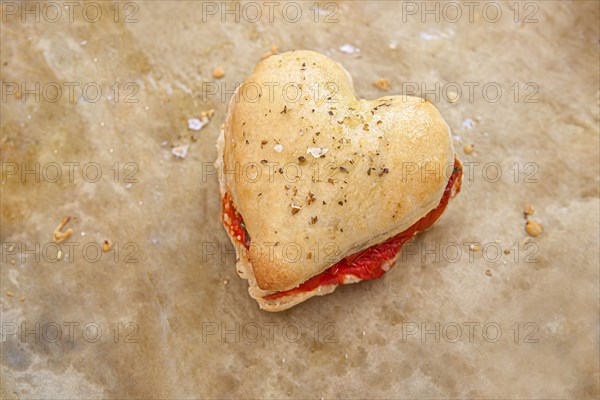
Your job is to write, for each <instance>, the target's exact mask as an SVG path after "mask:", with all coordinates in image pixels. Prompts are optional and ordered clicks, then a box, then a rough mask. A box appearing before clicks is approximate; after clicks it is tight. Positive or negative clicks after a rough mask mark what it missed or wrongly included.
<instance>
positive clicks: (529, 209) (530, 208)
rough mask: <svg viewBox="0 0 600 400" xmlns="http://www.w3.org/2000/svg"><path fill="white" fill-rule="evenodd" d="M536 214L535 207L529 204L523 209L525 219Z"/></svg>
mask: <svg viewBox="0 0 600 400" xmlns="http://www.w3.org/2000/svg"><path fill="white" fill-rule="evenodd" d="M534 212H535V208H533V206H532V205H531V204H527V205H526V206H525V208H524V209H523V213H524V214H525V218H527V216H528V215H533V213H534Z"/></svg>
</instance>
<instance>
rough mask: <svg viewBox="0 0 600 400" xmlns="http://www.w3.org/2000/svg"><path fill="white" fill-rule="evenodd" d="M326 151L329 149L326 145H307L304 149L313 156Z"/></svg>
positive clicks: (319, 155)
mask: <svg viewBox="0 0 600 400" xmlns="http://www.w3.org/2000/svg"><path fill="white" fill-rule="evenodd" d="M328 151H329V149H328V148H327V147H309V148H308V149H306V152H307V153H309V154H312V156H313V157H314V158H319V157H321V156H322V155H324V154H325V153H327V152H328Z"/></svg>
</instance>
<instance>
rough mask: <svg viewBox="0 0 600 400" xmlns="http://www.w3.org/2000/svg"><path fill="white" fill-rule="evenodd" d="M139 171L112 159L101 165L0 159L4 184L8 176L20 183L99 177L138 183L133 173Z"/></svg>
mask: <svg viewBox="0 0 600 400" xmlns="http://www.w3.org/2000/svg"><path fill="white" fill-rule="evenodd" d="M138 171H139V166H138V164H137V163H135V162H132V161H129V162H125V163H119V162H114V163H112V164H111V165H109V166H102V165H101V164H100V163H98V162H95V161H89V162H83V163H82V162H79V161H63V162H60V163H58V162H56V161H50V162H44V163H40V162H34V163H26V162H20V163H17V162H11V161H6V162H0V182H2V184H6V183H7V182H9V181H11V180H15V181H19V182H20V183H27V182H34V183H76V182H80V181H83V182H86V183H97V182H99V181H100V180H102V178H103V177H105V179H108V180H112V181H113V182H115V183H125V184H127V185H133V184H136V183H139V179H138V178H137V177H136V175H137V173H138Z"/></svg>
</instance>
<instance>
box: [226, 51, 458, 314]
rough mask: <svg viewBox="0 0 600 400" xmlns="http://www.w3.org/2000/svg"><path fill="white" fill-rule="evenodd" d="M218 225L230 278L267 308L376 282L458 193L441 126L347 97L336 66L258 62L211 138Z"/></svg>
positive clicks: (414, 109) (303, 54)
mask: <svg viewBox="0 0 600 400" xmlns="http://www.w3.org/2000/svg"><path fill="white" fill-rule="evenodd" d="M218 148H219V158H218V160H217V163H218V165H219V168H220V183H221V185H220V187H221V195H222V201H223V209H222V220H223V224H224V226H225V229H226V230H227V233H228V234H229V236H230V238H231V240H232V242H233V243H234V246H235V248H236V252H237V257H238V261H237V271H238V273H239V275H240V276H241V277H242V278H244V279H247V280H248V281H249V284H250V288H249V292H250V295H251V296H252V297H253V298H255V299H256V300H257V301H258V303H259V305H260V307H261V308H263V309H265V310H268V311H280V310H285V309H287V308H290V307H292V306H294V305H296V304H298V303H300V302H302V301H304V300H306V299H308V298H310V297H312V296H317V295H324V294H328V293H331V292H332V291H333V290H335V288H336V287H337V286H338V285H341V284H345V283H354V282H358V281H361V280H367V279H375V278H379V277H380V276H382V275H383V274H384V273H385V272H386V271H388V270H389V269H390V268H391V267H392V266H393V265H394V262H395V261H396V257H397V255H398V253H399V251H400V248H401V246H402V245H403V244H404V243H405V242H407V241H408V240H410V239H411V238H412V236H413V235H414V234H415V233H416V232H418V231H423V230H425V229H427V228H429V227H430V226H431V225H432V224H433V223H434V222H435V221H436V220H437V219H438V218H439V217H440V215H441V214H442V212H443V211H444V209H445V208H446V205H447V203H448V200H449V199H450V198H451V197H453V196H454V195H455V194H456V193H457V192H458V191H459V190H460V183H461V176H462V170H461V165H460V162H459V161H458V160H457V159H456V156H455V153H454V148H453V146H452V140H451V135H450V131H449V128H448V125H447V124H446V122H445V121H444V119H443V118H442V117H441V115H440V114H439V112H438V111H437V110H436V108H435V107H434V106H433V105H432V104H431V103H429V102H427V101H425V100H423V99H421V98H416V97H409V96H386V97H382V98H380V99H377V100H373V101H370V100H362V99H358V98H357V97H356V95H355V94H354V91H353V87H352V78H351V77H350V75H349V74H348V73H347V72H346V70H344V68H343V67H342V66H340V65H339V64H338V63H336V62H335V61H333V60H331V59H330V58H328V57H326V56H324V55H322V54H319V53H316V52H312V51H291V52H287V53H282V54H278V55H273V56H271V57H269V58H267V59H265V60H263V61H261V62H260V63H259V64H258V66H257V67H256V69H255V70H254V72H253V73H252V75H250V76H249V77H248V78H247V79H246V80H245V81H244V83H243V84H242V85H241V86H240V87H239V88H238V90H237V92H236V93H235V95H234V96H233V97H232V99H231V102H230V104H229V109H228V113H227V118H226V122H225V127H224V131H223V134H222V135H221V137H220V139H219V144H218Z"/></svg>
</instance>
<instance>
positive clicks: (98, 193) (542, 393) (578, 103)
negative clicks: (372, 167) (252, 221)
mask: <svg viewBox="0 0 600 400" xmlns="http://www.w3.org/2000/svg"><path fill="white" fill-rule="evenodd" d="M9 4H12V6H9ZM60 4H62V3H60ZM92 4H98V5H100V4H101V7H102V16H101V18H100V20H99V21H97V22H95V23H92V22H88V21H86V19H85V18H83V16H82V10H83V4H80V5H79V7H76V8H75V12H74V16H73V17H74V18H73V22H70V21H69V15H68V13H67V9H64V8H63V15H62V17H61V18H59V20H58V21H56V22H50V20H52V19H54V18H55V15H56V14H54V12H55V10H51V9H45V10H46V11H45V14H40V16H41V18H40V22H35V20H34V17H33V16H31V15H30V16H28V17H27V18H28V19H27V20H26V21H25V22H22V21H21V14H22V10H21V9H20V7H24V6H23V5H22V3H6V2H3V3H2V12H3V22H2V32H1V39H2V40H1V53H2V54H1V55H2V57H1V63H2V81H3V88H2V93H3V96H5V98H3V100H2V104H1V107H2V120H1V128H2V135H1V143H0V144H1V156H0V160H1V161H2V173H3V175H2V179H3V182H2V185H1V186H0V188H1V190H2V195H1V218H2V221H1V222H2V223H1V226H0V241H1V242H2V249H1V251H2V260H1V261H2V266H1V270H0V278H1V282H0V307H1V308H0V309H1V312H2V316H1V320H2V321H1V322H2V341H1V344H0V348H1V351H2V355H1V378H2V379H1V390H0V395H1V396H2V398H58V397H60V398H105V397H110V398H145V399H147V398H191V397H200V398H235V397H244V398H284V397H290V398H306V397H310V398H321V397H323V398H334V397H337V398H447V397H478V398H580V399H583V398H597V397H598V395H599V385H598V380H599V371H598V368H599V364H598V361H599V359H598V354H599V343H598V313H599V309H598V300H599V297H598V295H599V292H598V280H599V270H598V252H599V242H598V240H599V239H598V224H599V202H598V176H599V172H600V171H599V166H598V156H599V152H598V145H599V135H598V123H599V120H598V101H599V100H598V96H599V93H598V87H599V84H600V82H599V76H598V70H599V68H598V67H599V65H598V40H599V28H598V18H599V16H600V13H599V10H598V3H597V2H592V1H590V2H587V1H578V2H576V3H564V2H560V3H559V2H555V1H547V2H539V3H529V4H531V6H529V7H527V8H526V7H525V3H521V4H520V8H519V11H520V12H519V15H518V20H519V22H518V23H515V21H514V19H515V10H514V9H510V8H509V7H508V5H505V4H503V5H502V6H500V7H501V11H502V14H501V16H500V17H499V20H498V21H496V22H492V18H493V17H494V14H493V10H488V12H489V15H486V16H485V17H484V16H482V7H481V6H480V7H479V8H476V9H475V10H474V15H473V21H472V22H470V21H469V14H468V8H467V7H466V6H465V5H463V6H462V12H463V13H462V17H461V18H460V20H459V21H458V22H455V23H453V22H451V21H449V20H450V19H452V18H454V16H455V14H453V13H452V10H449V9H445V10H446V11H445V14H444V11H443V10H444V9H442V8H441V9H440V12H441V13H442V15H441V18H440V22H435V21H434V16H431V15H430V16H425V15H423V10H422V9H420V7H422V3H419V2H416V3H412V5H413V6H414V5H416V7H417V9H416V10H415V9H414V8H407V3H400V2H339V3H330V4H329V6H327V7H328V8H325V7H326V6H325V3H324V4H323V7H324V8H323V9H321V11H319V10H317V9H316V8H315V7H313V8H312V9H311V8H310V7H311V6H312V3H294V4H301V7H302V16H301V17H300V19H299V21H298V22H291V19H292V18H293V17H294V14H293V10H292V9H287V13H286V14H285V18H284V17H283V14H282V12H283V7H282V6H281V5H279V6H274V7H275V8H274V9H273V19H274V22H273V23H272V24H271V23H269V15H268V9H267V8H266V6H265V7H263V9H262V11H263V14H262V16H261V18H259V21H258V22H252V21H249V19H250V18H254V16H255V15H256V14H255V13H254V12H253V11H252V10H251V9H249V8H247V7H248V6H247V5H246V4H247V3H242V6H240V8H239V9H240V13H241V18H240V21H239V22H235V20H234V17H235V16H233V15H222V12H223V9H222V7H224V6H223V5H222V4H221V3H218V2H217V3H211V4H214V5H216V12H217V14H215V15H212V14H209V11H211V10H213V9H212V8H206V7H207V5H208V6H210V4H209V3H201V2H177V3H176V2H166V1H156V2H140V3H137V5H136V6H135V7H134V6H133V5H131V4H130V5H127V4H129V3H119V5H118V10H119V14H118V15H116V14H115V6H114V5H112V3H111V2H107V3H100V2H97V3H94V2H92ZM203 4H204V6H203ZM403 4H404V5H403ZM431 4H433V3H431ZM13 6H15V7H16V8H7V7H13ZM534 6H535V7H534ZM31 7H33V6H31ZM39 7H40V9H39V10H40V11H39V12H40V13H44V8H43V6H42V5H40V6H39ZM110 7H112V8H110ZM203 7H205V8H204V9H203ZM228 7H231V8H233V7H234V6H233V5H232V4H229V3H228ZM244 7H246V8H244ZM15 10H16V11H15ZM86 10H87V11H86V12H87V14H86V17H87V19H88V20H90V19H92V18H94V16H95V14H94V12H95V8H94V7H93V6H89V7H88V8H87V9H86ZM244 10H245V11H244ZM315 10H316V11H317V14H316V15H317V16H318V22H315ZM332 11H335V15H333V16H332V15H331V12H332ZM134 12H135V15H132V13H134ZM413 12H414V14H413ZM424 16H425V17H426V18H427V20H426V22H422V21H421V18H422V17H424ZM526 17H528V18H527V19H526ZM126 18H127V19H126ZM325 18H328V22H327V23H325V22H324V19H325ZM223 19H226V20H225V21H224V22H223ZM286 19H287V20H286ZM136 20H137V21H136ZM335 20H337V22H335ZM534 20H537V22H535V21H534ZM272 45H277V46H278V48H279V50H280V51H287V50H292V49H300V48H306V49H312V50H317V51H321V52H323V53H325V54H328V55H330V56H331V57H333V58H334V59H336V60H338V61H340V62H341V63H342V64H343V65H344V66H345V67H346V68H347V69H348V70H349V71H350V73H351V74H352V75H353V76H354V81H355V88H356V92H357V94H358V95H359V96H361V97H365V98H376V97H379V96H383V95H385V94H389V93H399V92H402V91H408V90H410V89H413V88H414V85H417V87H418V86H420V85H426V87H425V88H426V89H430V90H431V89H433V90H434V92H433V93H429V94H428V98H429V99H430V100H431V101H432V102H433V103H435V104H436V106H437V107H438V108H439V109H440V111H441V112H442V114H443V115H444V116H445V117H446V119H447V120H448V122H449V124H450V126H451V127H452V129H453V133H454V135H455V146H456V149H457V152H458V154H459V157H460V158H461V159H462V161H463V162H470V163H471V164H469V165H470V167H469V168H470V169H466V171H465V178H464V184H463V190H462V192H461V194H460V195H459V196H458V197H457V199H455V201H453V202H452V203H451V205H450V207H449V209H448V210H447V212H446V213H445V214H444V216H443V217H442V219H441V220H440V221H439V223H438V224H437V225H436V226H435V228H434V229H432V230H430V231H428V232H426V233H424V234H422V235H420V236H419V237H418V238H417V239H416V240H415V241H413V242H412V244H411V245H410V246H408V247H406V248H405V250H404V252H403V256H402V257H401V260H400V261H399V262H398V264H397V265H396V267H395V268H394V269H393V270H392V271H390V272H389V273H388V274H386V276H385V277H384V278H382V279H380V280H377V281H372V282H363V283H360V284H357V285H351V286H347V287H343V288H339V289H338V290H337V291H336V292H335V293H334V294H332V295H329V296H326V297H323V298H316V299H312V300H310V301H308V302H306V303H304V304H302V305H300V306H298V307H296V308H293V309H291V310H289V311H286V312H283V313H279V314H269V313H265V312H262V311H260V310H258V308H257V305H256V302H255V301H254V300H252V299H251V298H250V297H249V296H248V294H247V293H246V289H247V288H246V282H245V281H242V280H241V279H239V278H238V277H237V275H236V272H235V270H234V261H235V260H234V255H233V254H232V251H233V247H232V246H231V244H230V243H229V241H228V239H227V236H226V234H225V232H224V230H223V229H222V227H221V225H220V199H219V195H218V185H217V179H216V176H214V174H212V173H211V171H212V170H211V169H210V168H209V165H210V163H212V162H213V161H214V159H215V157H216V149H215V140H216V137H217V135H218V132H219V127H220V125H221V123H222V121H223V118H224V115H225V109H226V100H227V99H228V98H229V96H230V95H231V92H232V91H233V89H234V88H235V83H236V82H241V81H242V80H243V78H244V77H245V76H246V75H248V74H249V73H250V71H251V70H252V68H253V67H254V65H255V64H256V62H257V61H258V60H260V58H261V57H262V56H263V54H265V53H266V52H267V51H269V50H270V48H271V46H272ZM350 49H351V50H352V51H350ZM218 66H222V67H223V68H224V70H225V71H227V73H226V75H225V77H224V78H222V79H217V80H214V79H213V78H212V75H211V73H212V70H213V69H214V68H215V67H218ZM381 78H384V79H388V80H389V81H390V83H391V90H390V91H389V92H382V91H380V90H379V89H377V88H376V87H375V86H373V85H372V83H373V82H374V81H376V80H377V79H381ZM23 82H24V83H25V84H26V85H27V88H34V87H35V86H34V85H35V83H36V82H39V83H40V85H41V89H40V91H41V94H40V99H39V101H36V99H35V98H34V95H32V94H30V95H26V96H24V97H22V98H21V100H19V99H18V98H17V95H13V94H10V93H12V92H11V90H12V88H13V86H11V85H10V83H16V84H17V85H20V84H21V83H23ZM68 82H75V83H77V84H79V86H74V92H75V98H74V99H72V100H71V99H69V96H68V95H69V93H68V86H67V85H68ZM213 82H216V84H217V88H218V91H217V93H216V94H209V93H210V92H209V89H211V88H212V86H207V85H213ZM436 82H439V85H440V87H439V91H437V95H438V96H437V97H438V98H436V92H435V84H436ZM451 82H456V83H457V85H458V87H459V88H461V89H462V97H460V98H459V99H458V100H457V99H456V98H455V92H456V89H457V85H452V84H450V83H451ZM469 82H475V83H477V84H478V86H476V87H474V90H473V98H472V99H469V98H468V97H469V96H468V94H469V93H468V88H469V86H467V85H468V83H469ZM527 82H533V84H534V85H535V86H528V87H526V86H525V85H526V83H527ZM52 83H55V84H54V85H53V84H52ZM86 84H87V85H88V86H87V88H88V91H87V92H86V94H87V96H88V98H87V99H86V98H81V96H80V94H81V88H82V87H83V86H85V85H86ZM96 84H97V85H99V87H100V88H101V99H99V100H98V101H97V102H93V101H91V100H92V98H93V97H95V96H96V92H95V90H94V87H96ZM486 84H488V86H486V88H487V92H484V91H483V86H484V85H486ZM7 85H8V86H7ZM48 85H50V86H48ZM56 85H58V86H60V87H61V88H62V96H61V97H60V98H59V99H58V101H56V102H52V100H53V99H54V98H55V97H56V92H55V90H56V87H55V86H56ZM44 87H47V91H45V92H44V90H43V88H44ZM498 87H500V88H501V89H502V96H501V98H500V99H499V100H498V101H497V102H493V100H494V98H495V97H496V96H497V95H496V91H495V89H497V88H498ZM517 87H518V88H519V90H518V92H517V90H516V88H517ZM536 88H537V89H536ZM420 91H421V92H422V90H420ZM117 92H118V95H119V96H118V99H117V97H116V94H117ZM448 93H449V94H448ZM484 93H485V96H484ZM203 94H204V95H203ZM420 94H422V93H420ZM221 95H222V96H221ZM445 95H446V96H445ZM132 100H133V101H136V102H131V101H132ZM531 100H536V101H537V102H530V101H531ZM210 109H214V110H215V115H214V116H213V118H212V119H211V121H210V122H209V123H208V124H207V125H206V126H204V127H203V129H202V130H200V131H194V130H190V129H188V120H189V119H190V118H199V119H202V116H201V113H202V111H208V110H210ZM471 144H472V145H474V146H473V152H472V153H471V154H468V155H466V154H464V151H463V148H464V146H466V145H471ZM186 145H188V146H189V147H188V148H187V155H186V157H185V158H183V159H182V158H177V157H176V156H175V155H174V154H173V153H172V148H173V147H176V146H186ZM36 162H37V163H39V166H40V167H39V168H40V176H39V179H38V180H39V182H36V176H35V175H34V174H29V175H26V176H25V177H22V176H21V174H20V173H21V172H22V170H23V169H24V168H28V169H33V168H35V163H36ZM53 163H58V165H59V166H60V167H61V169H62V176H61V178H60V179H58V181H57V182H53V181H54V180H55V179H54V178H55V173H56V164H53ZM65 163H79V164H78V165H74V164H65ZM93 163H95V164H93ZM117 163H118V164H117ZM477 163H479V164H477ZM69 165H72V168H73V170H74V174H73V176H72V179H70V176H69V168H70V167H69ZM86 165H87V166H86ZM84 166H86V168H84ZM15 168H18V169H19V170H18V172H17V173H16V174H14V175H13V174H11V171H13V170H14V169H15ZM98 171H100V172H101V173H102V176H101V177H100V178H99V179H98V181H97V182H92V181H94V180H95V177H96V173H97V172H98ZM116 171H118V174H117V173H116ZM497 171H500V172H501V173H502V176H501V177H500V178H499V179H498V180H497V181H496V174H497ZM517 171H518V174H517ZM136 180H137V181H136ZM526 204H532V205H533V206H534V207H535V213H534V215H533V216H531V218H533V219H535V220H537V221H539V222H541V224H542V226H543V233H542V234H541V235H540V236H538V237H536V238H532V239H531V240H530V241H529V243H530V244H525V245H523V244H522V241H523V239H524V238H525V237H526V232H525V219H524V217H523V207H524V206H525V205H526ZM65 216H71V217H73V219H72V220H71V221H70V222H69V224H68V225H67V227H66V228H72V230H73V234H72V236H71V237H70V238H69V239H68V240H67V241H66V242H65V243H62V244H61V257H62V259H61V260H60V261H55V260H54V259H55V257H56V253H57V247H56V245H52V243H53V242H52V233H53V231H54V229H55V228H56V226H57V225H58V224H59V223H60V221H61V220H62V219H63V217H65ZM104 240H110V241H112V242H113V247H112V250H111V251H109V252H105V253H104V252H103V253H100V259H99V260H98V261H95V257H96V255H97V253H96V251H97V250H99V249H100V248H101V244H102V243H103V241H104ZM470 242H479V250H475V251H473V252H470V250H469V244H468V243H470ZM69 243H70V244H69ZM36 244H37V245H38V246H39V248H40V250H39V251H35V250H34V251H33V253H31V254H25V252H24V250H26V249H35V246H36ZM21 246H26V248H22V247H21ZM458 249H460V252H459V251H458ZM475 249H477V247H475ZM498 250H500V251H498ZM502 250H508V253H509V254H505V253H504V252H503V251H502ZM36 258H37V259H36ZM36 324H39V325H38V326H39V328H38V329H37V330H36ZM436 324H439V325H436ZM58 329H60V331H58ZM98 329H101V333H100V331H99V330H98ZM458 329H460V332H461V336H460V337H457V332H458ZM471 329H472V331H471ZM499 329H501V331H500V330H499ZM425 331H427V332H430V333H427V332H425ZM257 333H258V334H259V335H260V336H259V337H257ZM436 333H437V337H436ZM517 333H518V334H517ZM437 338H439V341H436V339H437Z"/></svg>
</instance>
